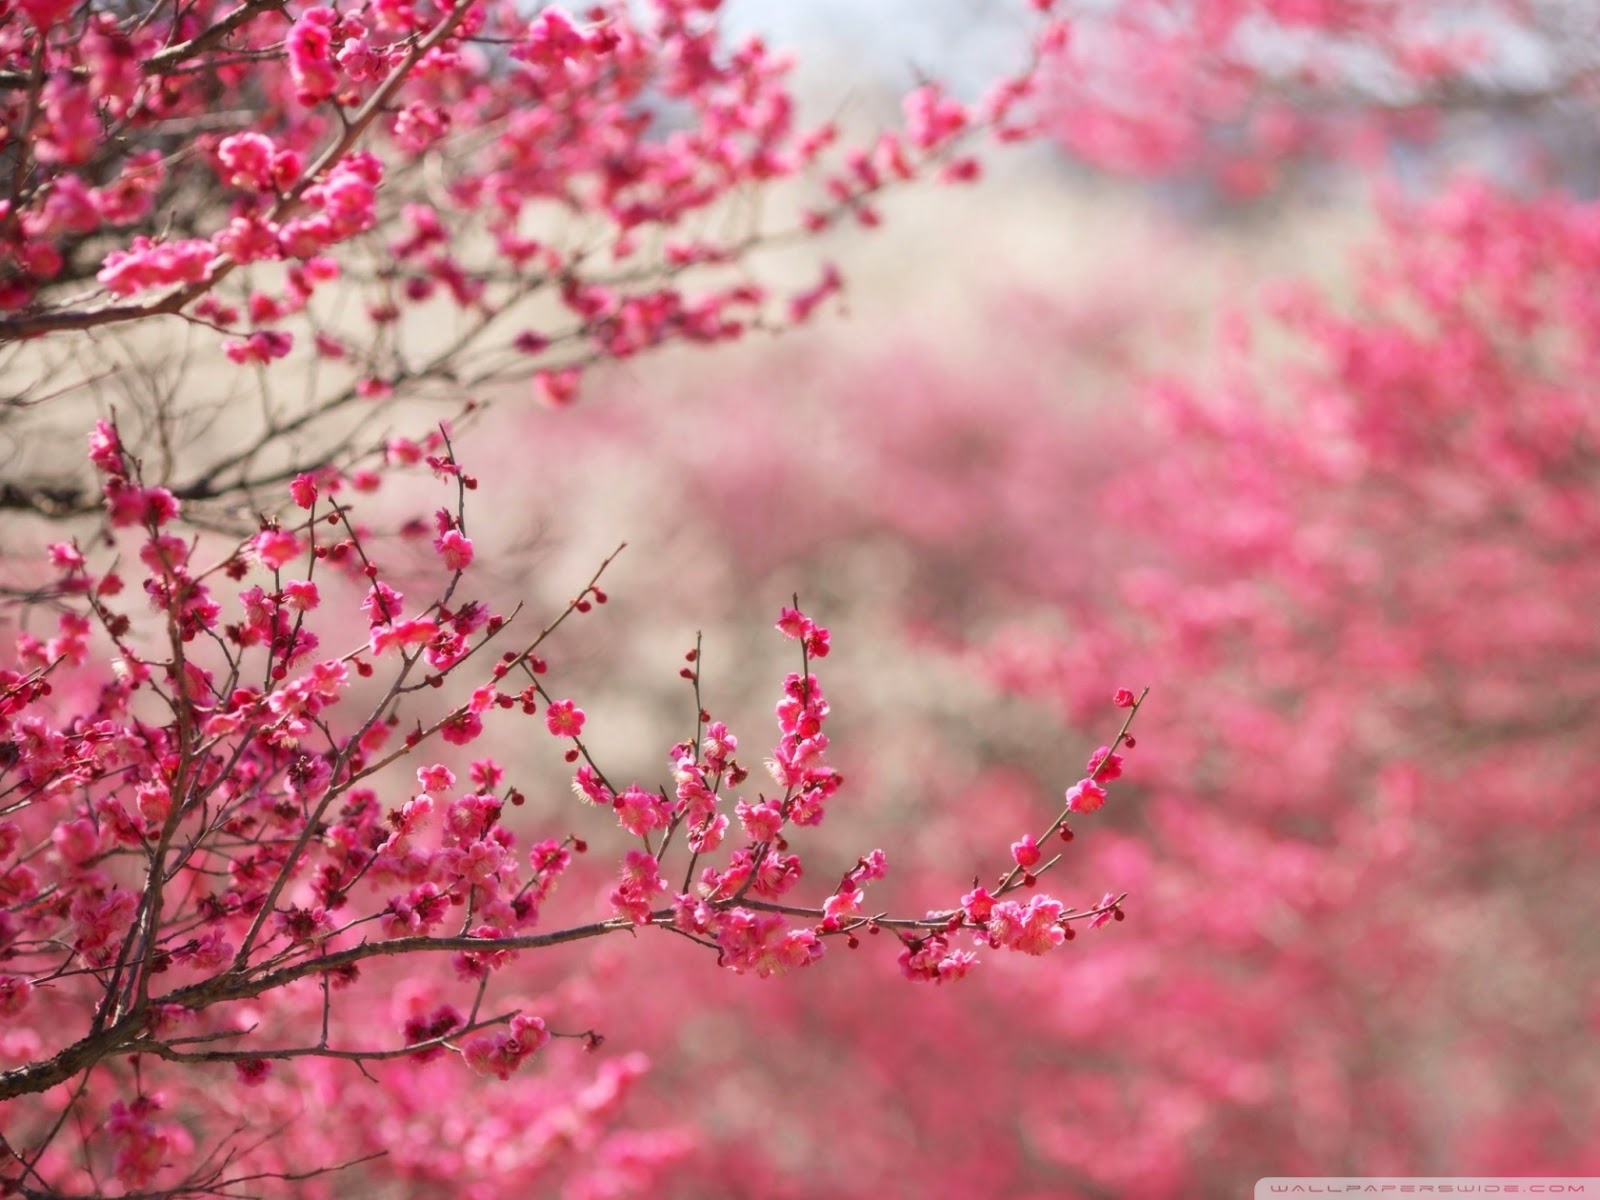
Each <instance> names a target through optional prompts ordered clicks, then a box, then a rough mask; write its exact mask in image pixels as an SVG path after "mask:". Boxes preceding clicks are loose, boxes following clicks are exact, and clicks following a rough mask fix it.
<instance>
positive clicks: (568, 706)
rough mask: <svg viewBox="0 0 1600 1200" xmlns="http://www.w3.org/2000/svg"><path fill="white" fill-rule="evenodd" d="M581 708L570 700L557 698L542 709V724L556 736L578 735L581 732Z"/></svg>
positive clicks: (582, 717)
mask: <svg viewBox="0 0 1600 1200" xmlns="http://www.w3.org/2000/svg"><path fill="white" fill-rule="evenodd" d="M583 720H584V716H583V709H581V708H579V707H578V706H577V705H575V704H574V703H573V702H572V701H571V700H557V701H555V702H553V703H552V704H551V705H550V706H549V707H548V708H546V709H545V711H544V725H545V728H546V729H548V730H549V731H550V732H551V734H553V735H554V736H556V737H573V738H575V737H578V736H580V735H581V734H582V733H583Z"/></svg>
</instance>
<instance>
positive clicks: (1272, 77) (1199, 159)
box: [1049, 0, 1600, 200]
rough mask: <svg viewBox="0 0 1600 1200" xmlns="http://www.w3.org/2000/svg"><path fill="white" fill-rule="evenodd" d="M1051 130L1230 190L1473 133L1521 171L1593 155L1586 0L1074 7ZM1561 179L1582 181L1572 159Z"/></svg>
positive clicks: (1158, 170)
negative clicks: (1511, 135) (1493, 138)
mask: <svg viewBox="0 0 1600 1200" xmlns="http://www.w3.org/2000/svg"><path fill="white" fill-rule="evenodd" d="M1067 11H1068V13H1069V15H1070V17H1071V19H1072V22H1073V39H1072V46H1071V48H1070V50H1068V51H1067V52H1066V53H1065V54H1064V55H1063V56H1062V57H1061V59H1060V60H1059V69H1056V70H1053V71H1052V72H1051V73H1050V78H1049V95H1050V98H1051V101H1052V110H1053V112H1054V118H1053V120H1052V121H1051V127H1052V129H1053V130H1054V132H1055V134H1056V135H1057V137H1058V138H1059V140H1060V141H1061V143H1062V145H1064V146H1065V147H1066V148H1067V149H1069V150H1070V151H1071V152H1072V153H1073V154H1075V155H1078V156H1080V157H1082V158H1083V159H1085V160H1087V161H1088V162H1091V163H1093V164H1095V165H1096V166H1098V167H1101V168H1105V169H1110V170H1114V171H1118V172H1123V173H1127V174H1131V175H1135V176H1140V177H1150V176H1153V175H1155V176H1184V175H1188V176H1195V175H1198V176H1201V177H1205V178H1209V179H1210V180H1212V181H1213V182H1214V183H1215V184H1216V185H1217V187H1218V188H1219V189H1220V190H1221V191H1222V193H1223V194H1224V195H1226V196H1227V197H1229V198H1230V199H1233V200H1243V199H1253V198H1256V197H1260V196H1262V195H1264V194H1267V193H1269V192H1272V191H1274V190H1276V189H1277V188H1278V187H1279V186H1280V185H1281V184H1283V183H1284V182H1286V180H1289V179H1292V178H1293V177H1294V175H1295V174H1296V173H1297V171H1298V173H1300V174H1304V169H1311V170H1315V169H1318V168H1325V167H1326V165H1327V164H1328V163H1329V161H1330V160H1335V161H1338V160H1351V159H1354V160H1356V161H1361V162H1367V163H1372V162H1375V161H1381V159H1382V157H1383V155H1384V153H1385V151H1386V149H1387V148H1388V147H1389V146H1391V145H1394V144H1406V145H1411V146H1417V145H1420V144H1426V143H1429V142H1431V141H1436V140H1439V139H1441V138H1442V137H1443V136H1445V135H1460V136H1462V137H1464V138H1466V139H1472V138H1477V139H1479V140H1482V134H1483V131H1484V129H1485V128H1489V129H1493V128H1494V127H1495V125H1496V124H1499V125H1500V126H1501V127H1503V128H1505V127H1509V128H1513V129H1515V130H1516V131H1517V133H1518V137H1517V138H1516V139H1515V144H1510V143H1511V139H1506V140H1505V141H1504V142H1503V143H1502V145H1501V146H1500V148H1499V149H1500V151H1501V152H1502V157H1503V158H1504V159H1506V160H1507V162H1506V165H1507V167H1508V168H1509V169H1512V170H1515V171H1516V172H1517V173H1519V174H1521V175H1524V176H1526V175H1528V174H1529V173H1539V174H1541V175H1555V176H1561V175H1563V174H1568V172H1570V170H1571V167H1572V164H1571V162H1570V161H1567V162H1563V156H1568V157H1570V156H1571V155H1572V154H1573V151H1574V150H1575V149H1579V150H1580V151H1581V153H1583V154H1585V155H1592V153H1593V149H1594V147H1593V143H1592V141H1591V140H1590V135H1589V133H1588V130H1589V128H1591V127H1592V124H1593V118H1594V84H1595V72H1596V67H1597V65H1600V57H1597V53H1596V45H1597V41H1596V35H1597V32H1600V29H1597V26H1596V13H1595V11H1594V7H1593V5H1588V4H1583V3H1573V2H1571V0H1531V2H1522V0H1408V2H1405V3H1399V2H1396V0H1311V2H1307V0H1119V2H1118V3H1115V4H1109V5H1102V4H1082V5H1076V6H1072V7H1070V8H1069V9H1068V10H1067ZM1569 177H1570V178H1575V179H1581V178H1582V177H1583V176H1582V174H1581V171H1580V172H1579V173H1578V174H1576V175H1569Z"/></svg>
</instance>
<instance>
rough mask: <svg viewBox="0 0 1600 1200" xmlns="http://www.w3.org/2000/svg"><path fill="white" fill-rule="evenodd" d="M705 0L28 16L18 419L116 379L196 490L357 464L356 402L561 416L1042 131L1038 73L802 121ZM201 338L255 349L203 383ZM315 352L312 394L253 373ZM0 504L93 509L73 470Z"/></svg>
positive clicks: (32, 11)
mask: <svg viewBox="0 0 1600 1200" xmlns="http://www.w3.org/2000/svg"><path fill="white" fill-rule="evenodd" d="M718 7H719V5H718V4H716V3H714V2H699V0H696V2H693V3H690V2H688V0H672V2H669V3H664V4H660V5H657V6H655V7H654V8H652V9H651V10H650V11H649V12H648V13H647V14H643V15H640V14H636V13H634V12H632V11H631V10H630V9H629V7H628V6H627V5H615V6H611V7H600V8H596V9H594V10H593V11H592V12H591V13H590V14H589V19H587V20H585V21H582V22H578V21H575V20H574V19H572V18H570V17H568V16H567V15H566V14H565V13H564V12H563V11H562V10H561V9H560V8H558V7H548V6H543V5H540V6H537V11H536V12H534V13H532V14H529V13H526V12H521V11H519V10H518V9H517V7H516V6H514V5H508V4H501V5H489V4H479V3H461V4H456V5H448V4H444V5H435V4H432V3H422V4H412V3H396V4H377V5H361V6H357V7H353V8H348V9H343V10H340V9H334V8H329V7H324V6H313V5H289V6H282V5H269V4H262V3H251V2H245V3H241V4H239V5H237V6H234V7H229V6H227V5H225V4H210V3H206V4H201V5H199V6H191V7H188V8H185V9H183V10H181V12H169V11H168V10H166V9H163V8H161V7H159V6H154V7H147V6H134V7H133V8H129V9H125V8H122V7H118V6H101V5H95V4H71V3H41V4H20V5H17V6H16V8H15V10H14V11H11V12H9V13H8V16H7V20H6V23H5V26H4V29H3V31H0V38H3V41H0V114H3V121H4V125H3V130H4V132H3V135H0V136H3V138H4V141H3V148H4V156H5V157H4V164H5V177H6V181H7V183H6V194H5V195H4V197H3V198H0V345H4V346H6V347H7V351H6V352H7V353H8V355H9V358H10V361H9V362H8V363H7V374H8V377H9V379H10V380H12V383H11V388H10V390H11V392H12V397H11V400H10V403H9V404H8V405H7V407H6V410H5V421H6V427H5V432H6V433H7V434H8V435H9V436H10V437H12V438H13V439H16V440H20V439H22V438H23V437H30V436H33V435H34V433H35V432H36V431H37V429H38V428H39V422H37V421H31V420H29V414H31V413H33V412H34V411H35V410H36V409H37V408H38V407H39V403H38V402H39V401H41V400H44V399H46V398H54V397H57V396H59V395H60V394H61V393H63V392H66V391H72V390H74V389H77V390H78V391H79V392H80V394H81V393H83V391H84V388H85V387H89V388H98V389H99V390H100V391H101V392H102V393H108V399H107V402H109V399H110V398H115V397H116V396H117V395H118V394H119V392H120V394H121V396H122V399H123V403H122V405H121V407H122V409H123V419H124V421H125V422H127V423H128V424H127V426H126V427H125V428H124V429H123V432H124V435H125V436H126V437H128V438H129V440H130V442H131V443H132V444H135V445H138V446H141V447H144V446H150V447H152V448H153V449H158V450H159V452H160V456H161V461H160V462H154V461H152V462H151V463H150V464H149V469H150V470H152V471H155V472H159V474H160V475H161V477H162V481H163V482H164V483H167V484H168V485H169V488H170V490H172V491H173V493H174V495H175V497H176V498H177V499H178V500H179V501H181V502H191V503H192V502H209V501H215V500H218V499H219V498H220V499H237V498H238V497H240V496H241V495H242V496H243V497H245V498H246V499H247V500H250V498H252V497H255V496H256V495H257V493H258V492H261V490H262V489H269V488H274V487H278V488H280V490H281V485H282V484H285V483H287V482H288V480H289V479H291V478H292V477H293V476H294V475H295V474H296V473H297V472H298V471H300V470H304V469H307V468H308V467H311V466H315V465H323V464H338V465H340V466H341V467H345V468H352V467H356V466H358V465H359V466H363V467H366V466H370V465H371V464H370V458H371V456H372V455H373V454H375V453H377V448H376V446H375V445H374V442H373V439H372V438H371V437H370V436H364V435H363V433H364V429H365V426H366V425H368V424H370V423H371V419H372V418H371V415H370V410H371V404H370V403H363V402H371V401H381V400H384V399H387V398H389V397H394V396H397V395H398V396H400V397H414V398H427V399H432V400H434V401H435V402H445V403H448V404H450V405H452V406H453V407H459V406H460V405H461V403H462V401H463V399H464V398H465V397H468V396H470V395H471V394H472V393H474V392H482V391H483V390H484V389H486V388H488V387H490V386H491V385H493V384H495V383H497V382H503V381H507V380H512V381H517V382H519V383H521V384H525V383H526V381H527V380H528V379H529V378H532V379H533V381H534V387H535V390H536V392H537V393H538V394H539V395H540V396H542V397H543V398H544V399H545V400H546V401H548V402H550V403H556V404H561V403H566V402H568V401H570V400H572V399H573V398H574V396H575V395H576V393H577V389H578V387H579V383H580V379H581V375H582V372H583V370H584V369H585V368H586V367H588V366H590V365H592V364H594V363H596V362H600V361H603V360H617V359H625V358H630V357H632V356H635V355H637V354H639V353H641V352H644V351H647V350H650V349H652V348H655V347H658V346H661V345H664V344H667V343H670V342H691V343H714V342H722V341H728V340H731V339H735V338H738V337H739V336H741V335H743V334H745V333H747V332H749V331H751V330H753V329H771V328H776V327H780V326H782V325H784V324H787V323H792V322H797V321H803V320H805V319H806V318H807V317H809V316H810V315H811V313H812V312H813V311H815V309H816V308H817V306H818V305H819V304H821V303H822V302H824V301H825V300H827V299H828V298H829V297H830V296H831V295H833V294H834V293H835V292H836V291H837V290H838V289H839V287H840V282H841V280H840V276H839V274H838V272H837V271H836V270H835V269H833V268H832V267H827V268H825V269H823V270H822V271H821V272H820V273H819V274H818V275H817V276H816V278H815V280H814V282H812V283H810V284H806V285H804V286H795V285H790V286H787V287H785V288H774V287H771V286H766V285H763V283H762V282H761V281H760V276H759V275H758V274H756V273H755V272H754V269H753V267H754V263H753V261H752V259H753V256H754V255H755V254H756V253H757V252H758V251H761V250H763V249H765V248H767V247H775V246H781V245H784V244H792V243H796V242H802V241H805V240H807V239H809V238H812V237H814V236H815V235H817V234H819V233H821V232H823V231H824V230H826V229H827V228H828V227H830V226H832V225H835V224H837V223H839V222H842V221H850V222H857V223H861V224H864V225H869V226H870V225H873V224H875V223H876V222H877V221H878V220H879V219H880V211H879V209H878V207H877V202H878V199H879V197H880V195H881V194H882V193H883V192H885V191H886V190H888V189H890V188H892V187H895V186H900V185H903V184H905V183H907V182H910V181H914V180H917V179H919V178H934V177H938V178H942V179H946V180H952V181H961V180H969V179H972V178H974V177H975V176H976V174H977V164H976V162H975V160H974V159H973V158H972V157H971V154H970V150H971V148H972V144H973V140H974V137H975V135H978V134H981V133H983V132H985V131H988V132H992V133H993V134H995V135H997V136H998V137H999V138H1001V139H1002V140H1011V139H1016V138H1019V137H1022V136H1025V135H1026V134H1027V133H1028V132H1029V130H1030V129H1031V128H1032V119H1031V118H1030V117H1028V116H1027V115H1026V114H1024V113H1023V112H1022V111H1021V110H1020V108H1019V105H1020V103H1021V102H1022V101H1024V100H1025V99H1026V97H1027V95H1028V93H1029V91H1030V90H1031V88H1032V79H1033V72H1034V70H1035V67H1036V65H1037V63H1036V62H1035V63H1034V64H1030V65H1029V66H1028V67H1026V68H1025V69H1024V71H1023V72H1022V73H1021V74H1019V75H1018V76H1016V77H1015V78H1012V79H1007V80H1003V81H1001V82H1000V84H999V85H998V86H997V87H996V88H995V89H994V90H993V91H992V92H991V93H990V95H989V96H988V98H987V99H985V100H984V101H983V102H981V103H980V104H978V105H975V106H971V107H969V106H967V105H965V104H962V103H959V102H957V101H956V100H955V99H954V98H952V97H951V96H949V95H947V94H946V93H945V92H944V91H943V90H942V89H941V88H939V87H938V86H937V85H933V84H929V85H927V86H924V87H922V88H919V89H918V90H917V91H916V92H914V93H913V94H912V95H911V96H910V97H908V99H907V102H906V124H905V128H904V129H903V130H902V131H894V132H885V133H883V134H882V135H881V136H879V137H877V138H876V139H875V140H872V141H870V142H869V143H867V144H865V145H861V146H855V147H845V146H843V145H841V144H840V142H841V136H840V131H839V129H838V128H837V127H836V126H834V125H831V124H824V125H820V126H818V127H816V128H812V129H805V128H802V127H801V126H800V125H799V118H798V116H797V113H796V108H795V103H794V100H793V98H792V96H791V95H790V93H789V91H788V90H787V87H786V76H787V73H788V70H789V66H790V64H789V63H788V61H787V60H786V59H785V58H783V57H782V56H780V55H777V54H775V53H774V52H772V51H771V50H770V49H768V47H767V46H766V45H765V44H763V42H762V41H761V40H760V39H759V38H751V39H748V40H746V41H745V42H743V43H742V44H739V45H727V44H725V40H724V39H722V38H721V37H720V35H719V16H718V12H717V10H718ZM1059 40H1060V39H1059V36H1058V35H1056V34H1053V33H1050V32H1049V31H1048V30H1047V36H1045V37H1044V38H1043V40H1042V41H1041V46H1043V47H1046V48H1048V47H1050V46H1054V45H1058V44H1059ZM802 179H803V180H807V181H809V182H810V183H811V185H812V188H811V190H810V191H801V192H793V191H791V192H789V193H776V192H775V191H774V184H776V183H777V182H779V181H783V180H796V181H799V180H802ZM763 197H768V199H767V201H766V203H763V202H762V198H763ZM133 328H136V329H138V331H139V333H138V336H137V337H136V338H133V339H132V342H133V344H132V345H129V344H128V342H127V341H126V340H124V339H121V338H120V337H118V336H117V335H118V333H119V331H121V330H124V329H133ZM194 331H199V332H200V333H202V334H204V336H203V337H201V338H200V339H199V341H198V344H197V342H196V340H195V339H194V338H193V337H189V336H188V335H189V334H191V333H193V332H194ZM205 331H212V333H206V332H205ZM60 334H73V335H79V336H76V337H69V338H65V339H63V338H61V337H54V338H52V337H48V336H45V335H60ZM83 334H96V335H98V336H95V337H93V338H85V337H83V336H81V335H83ZM213 334H217V335H221V336H220V341H221V348H222V351H223V353H224V354H225V355H226V359H227V361H228V362H229V363H231V364H233V365H236V366H243V367H250V368H253V370H251V371H245V372H240V371H232V372H228V371H222V372H218V371H216V370H213V371H212V372H211V376H210V377H209V378H207V379H206V381H205V383H204V384H203V385H200V384H198V383H197V381H195V380H192V379H189V378H187V376H189V375H192V374H193V372H194V371H195V370H196V369H197V368H198V367H200V366H203V365H204V364H205V363H206V362H207V355H205V354H204V353H203V352H202V350H203V348H204V347H205V346H207V345H208V344H211V343H215V342H216V341H218V340H219V338H218V337H216V336H213ZM41 339H42V340H41ZM286 360H287V361H286ZM297 367H298V368H300V369H299V370H298V372H297V373H296V384H297V386H295V387H292V388H291V387H287V386H282V385H280V386H276V387H271V388H264V387H259V386H257V385H258V381H260V380H264V379H280V378H283V377H284V376H285V375H286V374H288V373H289V372H290V371H292V370H294V369H295V368H297ZM268 368H271V371H270V372H269V371H268ZM284 368H288V369H289V370H285V369H284ZM302 380H303V386H302ZM200 390H206V391H210V392H212V393H213V398H212V403H211V404H209V405H208V404H203V403H201V402H200V401H199V400H197V399H195V398H194V397H193V396H192V395H188V394H187V393H190V392H194V391H200ZM262 393H264V394H262ZM240 395H245V396H248V397H249V398H250V399H249V403H248V405H246V404H240V403H237V402H236V400H237V398H238V397H239V396H240ZM141 400H143V401H144V402H142V403H141ZM219 410H220V411H221V412H225V413H226V417H225V418H223V417H222V416H221V415H220V412H219ZM241 410H248V411H241ZM135 416H137V417H138V418H139V422H138V425H137V427H134V425H133V421H134V417H135ZM363 418H365V419H363ZM41 474H42V473H41ZM274 494H277V493H274ZM0 500H3V501H4V503H6V504H7V505H8V506H10V507H14V508H16V507H20V508H25V509H32V510H36V511H43V512H47V513H54V514H61V513H72V512H81V511H88V510H91V509H93V508H95V507H96V506H97V504H98V502H99V501H98V496H97V492H96V489H95V488H94V487H92V486H89V485H87V483H86V481H84V480H82V479H81V478H80V477H77V476H73V475H72V474H70V468H67V469H66V470H62V469H61V468H58V471H57V474H55V475H42V477H40V478H32V479H30V478H28V477H26V476H23V477H20V478H15V479H10V480H8V481H7V484H6V485H5V488H4V490H3V493H0ZM250 502H251V503H253V505H254V507H256V508H261V507H266V506H267V502H266V501H265V500H250Z"/></svg>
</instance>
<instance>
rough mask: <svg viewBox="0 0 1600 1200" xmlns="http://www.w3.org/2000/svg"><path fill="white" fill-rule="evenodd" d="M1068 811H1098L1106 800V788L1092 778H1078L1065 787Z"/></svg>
mask: <svg viewBox="0 0 1600 1200" xmlns="http://www.w3.org/2000/svg"><path fill="white" fill-rule="evenodd" d="M1066 800H1067V810H1068V811H1069V812H1079V813H1092V812H1099V811H1100V809H1101V807H1102V806H1103V805H1104V804H1105V802H1106V790H1105V788H1103V787H1101V786H1100V785H1099V784H1098V783H1096V782H1095V781H1094V780H1092V779H1080V780H1078V782H1077V783H1075V784H1073V785H1072V786H1071V787H1070V788H1068V789H1067V793H1066Z"/></svg>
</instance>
